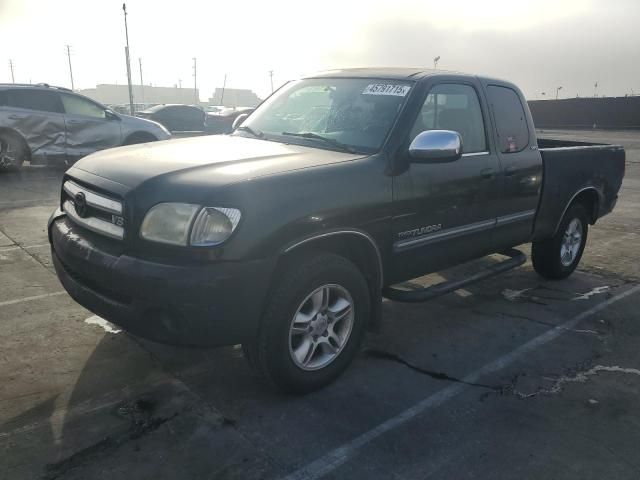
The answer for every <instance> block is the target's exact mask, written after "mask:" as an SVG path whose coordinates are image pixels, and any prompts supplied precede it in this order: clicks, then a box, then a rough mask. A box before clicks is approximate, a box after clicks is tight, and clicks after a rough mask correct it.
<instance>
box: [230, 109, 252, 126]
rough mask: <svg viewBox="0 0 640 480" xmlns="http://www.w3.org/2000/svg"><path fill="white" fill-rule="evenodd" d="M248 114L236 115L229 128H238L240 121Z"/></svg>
mask: <svg viewBox="0 0 640 480" xmlns="http://www.w3.org/2000/svg"><path fill="white" fill-rule="evenodd" d="M248 116H249V114H248V113H241V114H240V115H238V116H237V117H236V119H235V120H234V121H233V125H232V126H231V128H232V129H233V130H235V129H236V128H238V127H239V126H240V125H242V122H244V121H245V120H246V119H247V117H248Z"/></svg>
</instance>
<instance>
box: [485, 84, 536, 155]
mask: <svg viewBox="0 0 640 480" xmlns="http://www.w3.org/2000/svg"><path fill="white" fill-rule="evenodd" d="M487 96H488V99H489V103H490V104H491V108H492V110H493V115H494V117H495V121H496V132H497V134H498V149H499V151H500V152H501V153H516V152H521V151H522V150H524V149H525V148H527V146H529V126H528V124H527V117H526V114H525V111H524V107H523V106H522V102H521V100H520V96H519V95H518V94H517V93H516V91H515V90H513V89H511V88H509V87H503V86H498V85H489V86H488V87H487Z"/></svg>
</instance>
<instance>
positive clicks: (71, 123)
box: [67, 120, 82, 125]
mask: <svg viewBox="0 0 640 480" xmlns="http://www.w3.org/2000/svg"><path fill="white" fill-rule="evenodd" d="M67 123H69V125H80V124H81V123H82V122H81V121H80V120H67Z"/></svg>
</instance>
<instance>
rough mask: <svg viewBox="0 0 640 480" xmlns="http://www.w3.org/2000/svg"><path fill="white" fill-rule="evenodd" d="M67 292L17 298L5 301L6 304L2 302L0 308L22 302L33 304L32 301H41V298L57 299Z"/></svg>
mask: <svg viewBox="0 0 640 480" xmlns="http://www.w3.org/2000/svg"><path fill="white" fill-rule="evenodd" d="M65 293H67V292H65V291H64V290H63V291H60V292H53V293H43V294H42V295H33V296H31V297H22V298H15V299H13V300H5V301H4V302H0V307H4V306H7V305H14V304H16V303H22V302H31V301H32V300H40V299H41V298H48V297H55V296H57V295H63V294H65Z"/></svg>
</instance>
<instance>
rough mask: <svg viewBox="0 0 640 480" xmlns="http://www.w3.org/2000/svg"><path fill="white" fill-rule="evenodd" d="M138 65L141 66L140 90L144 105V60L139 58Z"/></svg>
mask: <svg viewBox="0 0 640 480" xmlns="http://www.w3.org/2000/svg"><path fill="white" fill-rule="evenodd" d="M138 64H139V65H140V90H141V96H142V103H144V82H143V81H142V58H140V57H138Z"/></svg>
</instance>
